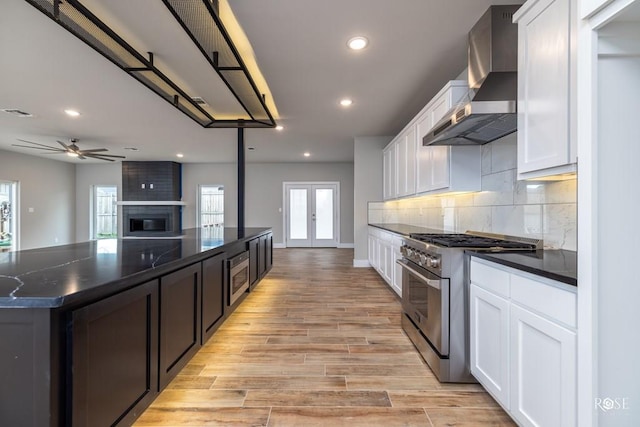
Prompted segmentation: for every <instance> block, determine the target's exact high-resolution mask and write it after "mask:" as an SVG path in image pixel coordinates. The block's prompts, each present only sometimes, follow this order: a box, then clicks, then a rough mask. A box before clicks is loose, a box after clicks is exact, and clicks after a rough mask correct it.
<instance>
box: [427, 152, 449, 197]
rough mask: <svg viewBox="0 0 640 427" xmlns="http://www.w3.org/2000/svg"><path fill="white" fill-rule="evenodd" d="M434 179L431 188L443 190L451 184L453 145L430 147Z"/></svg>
mask: <svg viewBox="0 0 640 427" xmlns="http://www.w3.org/2000/svg"><path fill="white" fill-rule="evenodd" d="M430 149H431V173H432V178H431V179H432V181H431V188H430V190H441V189H443V188H448V187H450V185H451V180H450V177H451V164H450V163H451V162H450V158H451V157H450V153H451V147H447V146H442V147H430Z"/></svg>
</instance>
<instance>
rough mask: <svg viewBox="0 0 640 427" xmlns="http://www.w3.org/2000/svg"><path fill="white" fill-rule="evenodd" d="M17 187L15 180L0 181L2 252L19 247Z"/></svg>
mask: <svg viewBox="0 0 640 427" xmlns="http://www.w3.org/2000/svg"><path fill="white" fill-rule="evenodd" d="M16 187H17V183H15V182H8V181H0V252H6V251H15V250H16V249H17V234H16V228H17V227H16V221H15V219H16V218H17V217H18V216H17V214H16Z"/></svg>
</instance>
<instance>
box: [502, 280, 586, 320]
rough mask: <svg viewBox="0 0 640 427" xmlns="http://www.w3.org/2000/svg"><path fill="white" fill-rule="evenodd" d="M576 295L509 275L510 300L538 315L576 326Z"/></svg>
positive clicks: (535, 281)
mask: <svg viewBox="0 0 640 427" xmlns="http://www.w3.org/2000/svg"><path fill="white" fill-rule="evenodd" d="M576 297H577V296H576V294H575V293H573V292H570V291H565V290H563V289H560V288H556V287H554V286H552V285H549V284H546V283H544V282H540V281H537V280H533V279H530V278H528V277H523V276H520V275H517V274H512V275H511V300H512V301H514V302H517V303H518V304H520V305H522V306H524V307H528V308H531V309H533V310H535V311H537V312H538V313H540V314H543V315H545V316H548V317H549V318H551V319H553V320H556V321H558V322H562V323H564V324H565V325H567V326H570V327H572V328H575V327H576V326H577V313H576V309H577V307H576Z"/></svg>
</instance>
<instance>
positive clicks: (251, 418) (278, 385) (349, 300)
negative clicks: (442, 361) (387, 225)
mask: <svg viewBox="0 0 640 427" xmlns="http://www.w3.org/2000/svg"><path fill="white" fill-rule="evenodd" d="M352 260H353V250H351V249H278V250H274V267H273V269H272V271H271V272H270V273H269V275H268V276H267V277H266V278H265V279H263V281H262V282H261V284H260V285H259V286H258V287H257V288H256V290H255V291H254V292H252V293H251V294H250V295H249V296H248V297H247V298H246V299H245V301H244V302H243V303H242V304H241V306H240V307H239V308H238V309H237V310H236V311H235V312H234V313H233V314H232V315H231V316H230V317H229V319H227V321H226V322H225V323H224V325H222V327H221V328H220V329H219V330H218V331H217V332H216V334H215V335H214V336H213V337H212V338H211V340H210V341H209V342H207V344H206V345H205V346H204V347H203V348H202V349H201V350H200V352H199V353H198V354H197V355H196V356H195V357H194V358H193V359H192V360H191V362H190V363H189V364H188V365H187V366H186V367H185V369H184V370H183V371H182V373H181V374H180V375H179V376H178V377H177V378H176V379H175V380H174V381H173V382H172V383H171V384H170V385H169V386H168V387H167V389H165V390H164V391H163V392H162V393H161V394H160V396H159V397H158V398H157V399H156V401H155V402H154V403H153V405H151V406H150V407H149V408H148V409H147V411H146V412H145V413H144V414H143V415H142V416H141V417H140V418H139V419H138V421H137V423H136V426H146V427H149V426H211V425H221V426H236V425H237V426H303V427H307V426H332V427H337V426H349V427H355V426H367V427H370V426H385V427H390V426H451V425H459V426H462V425H464V426H485V425H486V426H489V425H508V426H512V425H515V424H513V423H512V422H511V420H510V418H509V417H508V416H507V415H506V414H505V413H504V412H503V411H502V409H501V408H500V407H499V406H498V405H497V404H496V403H495V401H494V400H493V399H492V398H491V397H490V396H489V395H488V394H487V393H486V392H484V391H483V390H482V388H481V387H480V386H478V385H464V384H440V383H439V382H438V381H437V379H436V378H435V377H434V375H433V374H432V373H431V371H430V370H429V367H428V366H427V365H426V364H425V363H424V361H423V360H422V359H421V358H420V356H419V354H418V352H417V351H416V350H415V349H414V347H413V345H412V344H411V342H410V341H409V339H408V338H407V337H406V336H405V335H404V333H403V331H402V328H401V327H400V303H399V302H398V300H397V299H396V298H395V297H394V294H393V293H392V291H391V290H390V289H389V288H388V287H387V285H386V284H385V283H384V282H383V281H382V279H381V278H380V277H379V276H378V274H377V273H376V272H375V271H374V270H373V269H365V268H357V269H356V268H353V267H351V264H352Z"/></svg>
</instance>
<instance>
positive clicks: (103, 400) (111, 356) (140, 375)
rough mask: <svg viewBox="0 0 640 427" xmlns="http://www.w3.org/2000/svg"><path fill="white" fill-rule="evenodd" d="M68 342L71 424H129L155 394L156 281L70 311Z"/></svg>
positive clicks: (156, 354) (156, 367) (156, 381)
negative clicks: (69, 345)
mask: <svg viewBox="0 0 640 427" xmlns="http://www.w3.org/2000/svg"><path fill="white" fill-rule="evenodd" d="M71 346H72V350H71V352H72V354H71V370H70V373H69V378H68V381H69V382H70V383H71V395H72V410H71V412H72V415H71V416H72V420H71V425H73V426H99V425H114V424H117V423H120V424H122V425H131V424H132V423H133V421H134V420H135V419H136V418H137V417H138V416H139V415H140V414H141V413H142V411H143V410H144V409H145V408H146V407H147V406H149V405H150V404H151V402H152V401H153V399H154V398H155V396H156V395H157V394H158V281H157V280H154V281H151V282H148V283H146V284H143V285H140V286H136V287H135V288H133V289H130V290H128V291H124V292H122V293H119V294H117V295H115V296H112V297H109V298H106V299H104V300H102V301H100V302H97V303H95V304H91V305H89V306H86V307H83V308H81V309H79V310H75V311H73V313H72V324H71Z"/></svg>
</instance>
